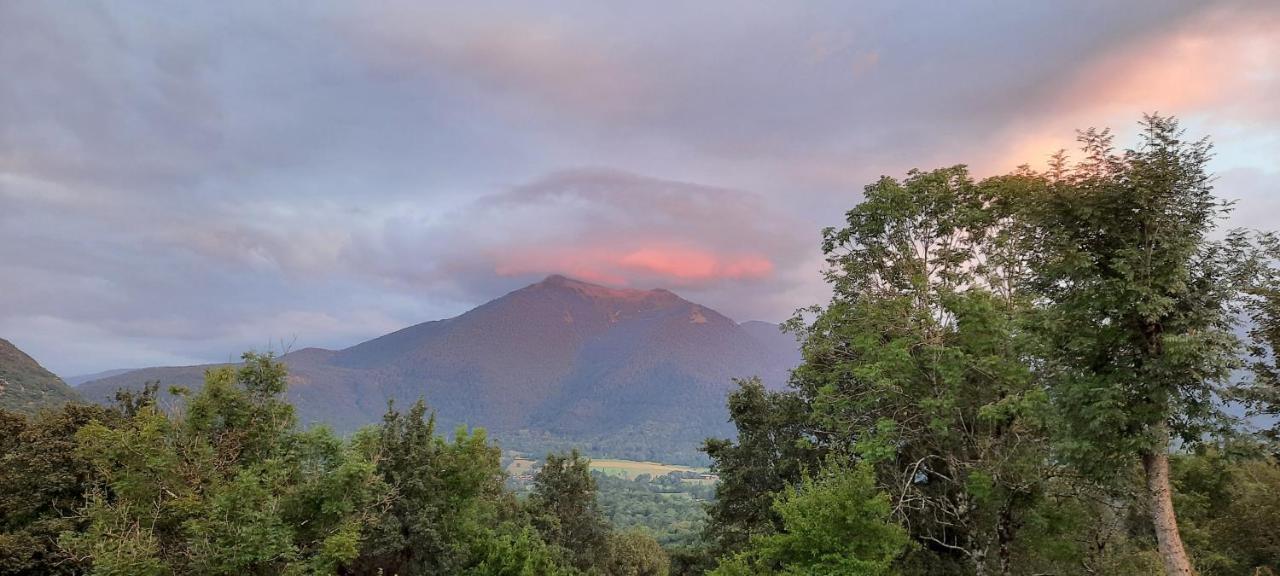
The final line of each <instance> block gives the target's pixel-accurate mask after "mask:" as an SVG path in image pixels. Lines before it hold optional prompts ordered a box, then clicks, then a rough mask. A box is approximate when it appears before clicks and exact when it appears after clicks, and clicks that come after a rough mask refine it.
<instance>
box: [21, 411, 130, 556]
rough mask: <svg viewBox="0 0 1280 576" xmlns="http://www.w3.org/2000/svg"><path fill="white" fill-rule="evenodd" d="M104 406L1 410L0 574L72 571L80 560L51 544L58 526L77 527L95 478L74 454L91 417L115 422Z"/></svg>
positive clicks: (117, 418) (81, 525)
mask: <svg viewBox="0 0 1280 576" xmlns="http://www.w3.org/2000/svg"><path fill="white" fill-rule="evenodd" d="M120 420H121V417H120V415H119V414H118V413H117V412H116V411H114V410H110V409H106V408H102V407H98V406H86V405H80V404H64V405H63V406H62V407H61V408H59V409H57V410H47V411H44V412H41V413H39V414H38V415H36V416H34V417H31V418H28V417H24V416H23V415H21V414H17V413H13V412H6V411H3V410H0V574H4V575H10V574H75V573H79V572H80V571H81V570H82V569H83V568H84V564H83V563H81V562H77V561H76V560H75V559H74V558H71V557H69V556H68V555H67V554H65V553H64V552H63V551H62V550H60V549H59V548H58V547H57V540H58V535H59V534H61V533H62V532H67V531H77V530H83V529H84V528H85V522H84V521H83V520H82V519H80V518H77V517H75V515H74V512H75V511H76V510H78V509H80V508H81V507H83V506H84V505H85V503H86V502H85V491H86V489H88V488H89V487H91V486H93V485H95V484H96V483H97V482H99V481H100V477H99V476H98V475H97V474H96V472H95V470H94V468H93V467H92V466H91V465H90V464H89V462H87V461H86V460H85V459H83V458H80V457H79V456H78V455H77V454H76V433H77V432H79V430H80V429H81V428H84V427H85V426H86V425H88V424H89V423H90V422H100V423H104V425H118V423H119V421H120Z"/></svg>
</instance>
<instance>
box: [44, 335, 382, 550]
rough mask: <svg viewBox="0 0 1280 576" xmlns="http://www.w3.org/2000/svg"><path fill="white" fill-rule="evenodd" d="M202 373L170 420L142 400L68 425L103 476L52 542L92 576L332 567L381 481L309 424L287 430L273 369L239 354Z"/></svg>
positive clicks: (280, 378)
mask: <svg viewBox="0 0 1280 576" xmlns="http://www.w3.org/2000/svg"><path fill="white" fill-rule="evenodd" d="M244 360H245V364H244V366H243V367H241V368H239V369H231V368H223V369H218V370H213V371H210V372H209V374H208V376H207V378H206V383H205V387H204V389H203V390H202V391H201V393H200V394H199V395H197V396H196V397H195V398H193V399H192V400H191V402H190V404H189V405H188V410H187V413H186V414H185V415H184V416H176V415H175V416H170V415H167V414H165V413H163V412H161V411H159V410H158V409H156V408H155V407H154V405H152V406H145V407H142V408H141V409H140V410H139V411H138V412H137V414H136V415H135V416H134V417H133V418H132V419H131V420H130V421H128V422H126V423H124V424H123V425H121V426H119V427H114V428H113V427H108V426H105V425H103V424H100V423H94V424H90V425H88V426H85V427H84V428H82V429H81V430H80V431H79V432H78V433H77V440H78V443H79V448H78V454H79V456H80V457H81V458H83V459H85V460H87V461H88V462H90V463H91V464H92V465H93V467H94V469H95V471H96V473H97V474H99V475H101V477H102V478H103V487H102V488H101V489H99V490H97V491H95V492H94V493H93V494H92V495H91V498H90V500H89V504H88V506H87V507H86V508H85V509H84V512H83V517H84V518H85V519H86V521H87V522H88V529H87V530H86V531H84V532H67V533H64V534H63V536H62V539H61V541H62V544H63V546H64V547H65V549H66V550H68V551H69V552H70V553H71V554H72V555H73V556H74V557H75V558H77V559H81V560H85V561H88V562H91V563H92V565H93V572H94V573H95V574H169V573H195V574H332V573H334V572H336V571H337V570H338V569H339V568H340V567H342V566H345V565H347V564H348V563H350V562H351V561H352V560H354V559H355V557H356V555H357V553H358V551H359V538H360V533H361V530H362V529H363V528H364V526H365V525H366V524H367V523H368V521H369V518H370V511H371V510H372V509H373V504H374V503H375V502H376V501H377V500H378V498H379V497H380V496H381V494H382V492H383V490H382V488H383V487H382V485H381V483H380V482H379V480H378V478H377V476H376V475H375V474H374V466H373V464H372V463H371V462H369V461H368V460H367V459H365V458H364V457H363V456H362V455H361V454H359V453H358V452H356V451H354V450H351V449H350V448H349V447H347V446H345V445H344V443H343V442H342V441H341V440H340V439H338V438H336V437H334V436H333V435H332V434H330V433H329V432H328V431H327V430H325V429H323V428H320V429H315V430H311V431H306V432H297V431H295V430H294V418H293V409H292V406H290V405H289V404H288V403H286V402H284V401H282V400H280V399H279V396H280V395H281V394H282V393H283V391H284V388H285V372H284V368H283V366H282V365H281V364H279V363H278V362H275V361H274V360H273V359H272V357H271V356H270V355H256V354H246V355H245V357H244Z"/></svg>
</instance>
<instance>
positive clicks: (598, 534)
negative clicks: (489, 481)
mask: <svg viewBox="0 0 1280 576" xmlns="http://www.w3.org/2000/svg"><path fill="white" fill-rule="evenodd" d="M528 505H529V510H530V513H531V514H532V515H533V522H534V526H536V527H537V528H538V531H539V532H541V533H542V535H543V537H544V538H546V539H547V542H548V543H549V544H551V545H553V546H556V547H558V548H560V549H561V550H563V551H564V554H565V556H566V557H567V558H568V559H569V562H570V564H572V565H573V566H574V567H576V568H578V569H579V570H582V571H584V572H585V571H589V570H591V569H592V568H595V567H598V566H602V565H604V563H605V560H606V559H607V557H608V543H609V542H608V539H609V525H608V524H606V523H605V520H604V516H603V515H602V514H601V512H600V507H599V504H598V502H597V501H596V481H595V478H593V477H592V476H591V466H590V461H589V460H587V459H586V458H584V457H582V455H581V454H579V453H578V451H577V450H574V451H572V452H570V453H569V454H548V455H547V458H546V460H545V462H544V463H543V465H542V468H541V470H539V471H538V474H537V476H535V477H534V485H533V493H532V494H531V495H530V496H529V502H528Z"/></svg>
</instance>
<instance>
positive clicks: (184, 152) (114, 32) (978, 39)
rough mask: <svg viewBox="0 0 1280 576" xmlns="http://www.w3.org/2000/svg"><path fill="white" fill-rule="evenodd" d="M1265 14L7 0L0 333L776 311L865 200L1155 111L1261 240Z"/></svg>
mask: <svg viewBox="0 0 1280 576" xmlns="http://www.w3.org/2000/svg"><path fill="white" fill-rule="evenodd" d="M1277 6H1278V5H1277V4H1275V3H1274V2H1265V1H1229V2H1218V3H1213V4H1206V3H1202V2H1195V1H1192V0H1149V1H1140V2H1138V3H1137V4H1127V5H1126V6H1125V8H1124V9H1117V8H1115V7H1113V6H1112V5H1110V4H1108V3H1099V2H1075V3H1022V4H1017V5H1007V6H999V7H993V6H991V5H990V4H988V3H983V2H948V3H941V4H903V3H898V2H871V3H858V4H851V3H847V2H818V3H813V4H807V5H805V6H796V5H789V4H779V3H741V2H728V1H719V0H712V1H710V2H699V3H696V4H689V3H685V4H672V5H661V4H632V5H627V6H618V5H603V4H598V3H590V2H586V3H580V2H568V1H558V0H547V1H539V2H535V3H530V4H522V5H519V6H513V5H511V4H510V3H505V2H488V1H486V0H480V1H477V2H470V3H467V4H466V5H465V6H446V5H439V4H430V3H421V2H412V1H408V0H404V1H400V0H390V1H387V2H378V3H360V4H353V3H339V2H327V1H323V0H322V1H320V2H312V3H308V4H306V5H305V6H290V5H283V4H271V3H261V2H238V1H232V2H221V3H217V4H193V5H187V6H183V7H181V8H178V7H176V6H167V5H166V6H157V5H146V4H126V3H107V2H84V3H79V4H77V5H76V6H75V7H74V8H71V7H68V6H67V5H62V4H56V3H45V2H22V1H18V2H0V73H3V74H4V75H5V77H6V78H8V79H11V80H12V81H7V82H3V83H0V295H3V296H0V336H3V337H6V338H10V339H12V340H14V341H15V342H18V343H19V345H23V343H24V342H25V343H28V344H29V345H30V346H31V347H32V348H34V349H33V350H32V352H33V353H35V354H36V355H37V357H38V358H40V359H41V360H42V361H44V362H46V363H47V364H49V365H50V366H52V367H54V368H55V369H56V370H59V371H63V372H68V373H70V372H89V371H96V370H101V369H108V368H116V367H119V366H122V365H124V366H128V365H138V364H142V363H173V362H185V361H195V360H204V361H220V360H225V359H227V358H229V357H234V355H235V354H236V353H237V352H239V351H240V350H241V349H243V348H245V347H250V346H255V347H261V346H263V345H265V344H266V343H267V342H271V341H274V340H276V339H279V338H285V339H290V338H292V336H293V335H297V336H298V345H303V346H305V345H322V346H344V345H349V344H352V343H354V342H355V341H358V340H360V339H363V338H367V337H371V336H376V335H378V334H381V333H384V332H386V331H387V330H390V329H393V328H395V327H399V326H404V325H408V324H411V323H415V322H420V321H424V320H430V319H436V318H441V317H446V316H450V315H453V314H457V313H459V312H462V311H464V310H466V309H468V308H470V307H471V306H474V305H476V304H479V303H481V302H483V301H485V300H488V299H490V298H493V297H495V296H498V295H501V294H502V293H503V292H504V291H506V290H510V289H513V288H516V287H518V286H520V285H521V284H523V283H525V282H529V281H534V280H537V279H539V278H540V277H541V276H543V275H545V274H550V273H554V272H560V273H566V274H570V275H576V276H580V277H584V278H586V279H591V280H597V281H600V282H605V283H610V284H618V285H629V286H637V287H669V288H673V289H677V290H678V291H679V292H680V293H681V294H682V295H685V296H687V297H689V298H692V299H695V300H698V301H700V302H703V303H705V304H708V305H710V306H713V307H716V308H717V309H721V310H722V311H724V312H726V313H728V314H730V315H731V316H733V317H736V318H739V319H748V318H763V319H772V320H776V319H780V318H781V317H783V316H786V315H787V314H788V313H789V312H790V311H791V310H793V309H794V308H796V307H799V306H803V305H808V304H812V303H815V302H821V301H823V300H824V299H825V298H826V293H825V287H824V285H823V283H822V280H821V276H820V274H819V271H820V269H821V266H822V258H821V255H820V254H819V253H818V250H817V246H818V240H819V230H820V229H821V228H822V227H823V226H830V225H839V223H840V222H841V217H842V215H843V213H844V211H845V210H847V209H848V208H850V207H851V206H852V205H854V204H855V203H856V202H857V201H858V199H859V197H860V190H861V187H862V185H864V184H866V183H868V182H871V181H873V180H874V179H875V178H876V177H877V176H879V175H881V174H901V173H903V172H904V171H906V170H907V169H909V168H912V167H921V168H930V167H933V166H938V165H945V164H952V163H969V164H971V165H973V166H974V167H975V170H976V171H978V172H979V173H990V172H995V171H999V170H1004V169H1008V168H1011V167H1013V166H1015V165H1017V164H1021V163H1023V162H1033V163H1034V162H1037V161H1040V160H1042V159H1043V157H1044V156H1045V155H1046V154H1047V153H1048V152H1050V151H1052V150H1053V149H1056V148H1057V147H1059V146H1061V145H1063V144H1067V145H1069V144H1070V142H1071V139H1072V137H1073V135H1074V130H1075V129H1076V128H1081V127H1087V126H1092V125H1111V126H1114V127H1116V128H1118V129H1120V130H1121V131H1122V133H1125V132H1126V131H1127V129H1129V128H1131V127H1132V125H1133V122H1134V121H1135V120H1136V119H1137V118H1138V115H1139V114H1140V113H1141V112H1144V111H1151V110H1159V111H1161V112H1166V113H1176V114H1178V115H1180V116H1182V117H1183V118H1184V119H1185V120H1186V121H1187V126H1188V127H1189V128H1190V129H1191V131H1192V132H1193V133H1195V134H1202V133H1209V134H1213V135H1214V136H1215V137H1216V139H1217V143H1218V148H1217V149H1218V151H1219V156H1218V157H1217V158H1216V159H1215V161H1214V167H1215V168H1216V169H1218V170H1219V172H1220V174H1221V179H1220V181H1219V187H1220V189H1221V190H1222V191H1223V192H1224V194H1226V195H1229V196H1236V197H1239V198H1241V207H1242V209H1241V211H1240V212H1239V216H1238V219H1239V220H1238V221H1239V222H1240V223H1247V224H1257V225H1268V222H1271V221H1273V220H1274V218H1273V216H1274V214H1275V210H1276V207H1275V206H1274V205H1273V204H1274V203H1273V202H1272V201H1271V198H1272V196H1274V194H1273V191H1274V187H1275V185H1276V180H1275V175H1276V168H1275V166H1274V159H1275V158H1276V157H1278V156H1280V139H1278V138H1277V137H1276V136H1275V134H1277V131H1278V126H1280V116H1278V115H1277V114H1278V112H1277V111H1280V108H1277V107H1276V106H1275V105H1274V102H1275V101H1277V97H1280V88H1278V87H1277V83H1278V82H1280V80H1277V76H1276V70H1275V67H1274V65H1273V64H1274V62H1275V61H1276V59H1277V47H1276V38H1280V33H1278V32H1277V26H1276V22H1277V14H1278V13H1280V9H1278V8H1277ZM584 166H585V167H608V168H583V167H584ZM1246 207H1248V208H1247V209H1246ZM1268 217H1272V218H1271V219H1270V220H1268Z"/></svg>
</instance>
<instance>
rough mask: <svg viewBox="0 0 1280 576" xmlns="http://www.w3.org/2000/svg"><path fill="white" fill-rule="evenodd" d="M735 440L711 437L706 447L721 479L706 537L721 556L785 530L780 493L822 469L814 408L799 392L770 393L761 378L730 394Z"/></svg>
mask: <svg viewBox="0 0 1280 576" xmlns="http://www.w3.org/2000/svg"><path fill="white" fill-rule="evenodd" d="M728 404H729V418H730V420H732V421H733V423H734V426H736V427H737V430H738V437H737V439H736V441H734V440H727V439H708V440H707V441H706V443H705V445H704V446H703V450H704V451H705V452H706V453H707V456H710V457H711V460H712V470H713V471H714V472H716V473H717V474H718V475H719V476H720V481H719V482H718V483H717V484H716V494H715V498H714V499H713V500H712V501H711V504H710V505H708V508H707V512H708V515H709V516H710V522H709V523H708V524H707V529H706V537H707V539H708V540H709V541H710V542H711V543H712V545H713V546H714V553H715V554H716V555H724V554H726V553H731V552H735V551H737V550H739V549H741V548H742V547H743V546H745V545H746V543H747V542H748V541H749V540H750V539H751V537H752V536H757V535H762V534H767V533H770V532H773V531H774V530H775V529H777V528H779V527H781V518H780V517H779V516H778V514H777V512H776V511H775V510H774V509H773V499H774V496H775V495H776V494H778V493H779V492H781V491H782V489H783V488H785V487H787V486H788V485H791V484H795V483H797V482H799V481H800V479H801V477H802V474H803V472H804V471H805V470H806V469H808V468H816V467H817V465H818V453H819V448H818V446H817V445H816V444H815V443H814V441H813V438H812V433H811V426H810V425H809V416H808V414H809V407H808V406H807V405H806V404H805V402H804V399H803V398H801V397H800V395H799V394H796V393H795V392H774V391H768V390H765V388H764V385H763V384H761V383H760V380H759V379H755V378H753V379H749V380H742V381H739V382H738V389H737V390H735V391H734V392H732V393H731V394H729V399H728Z"/></svg>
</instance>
